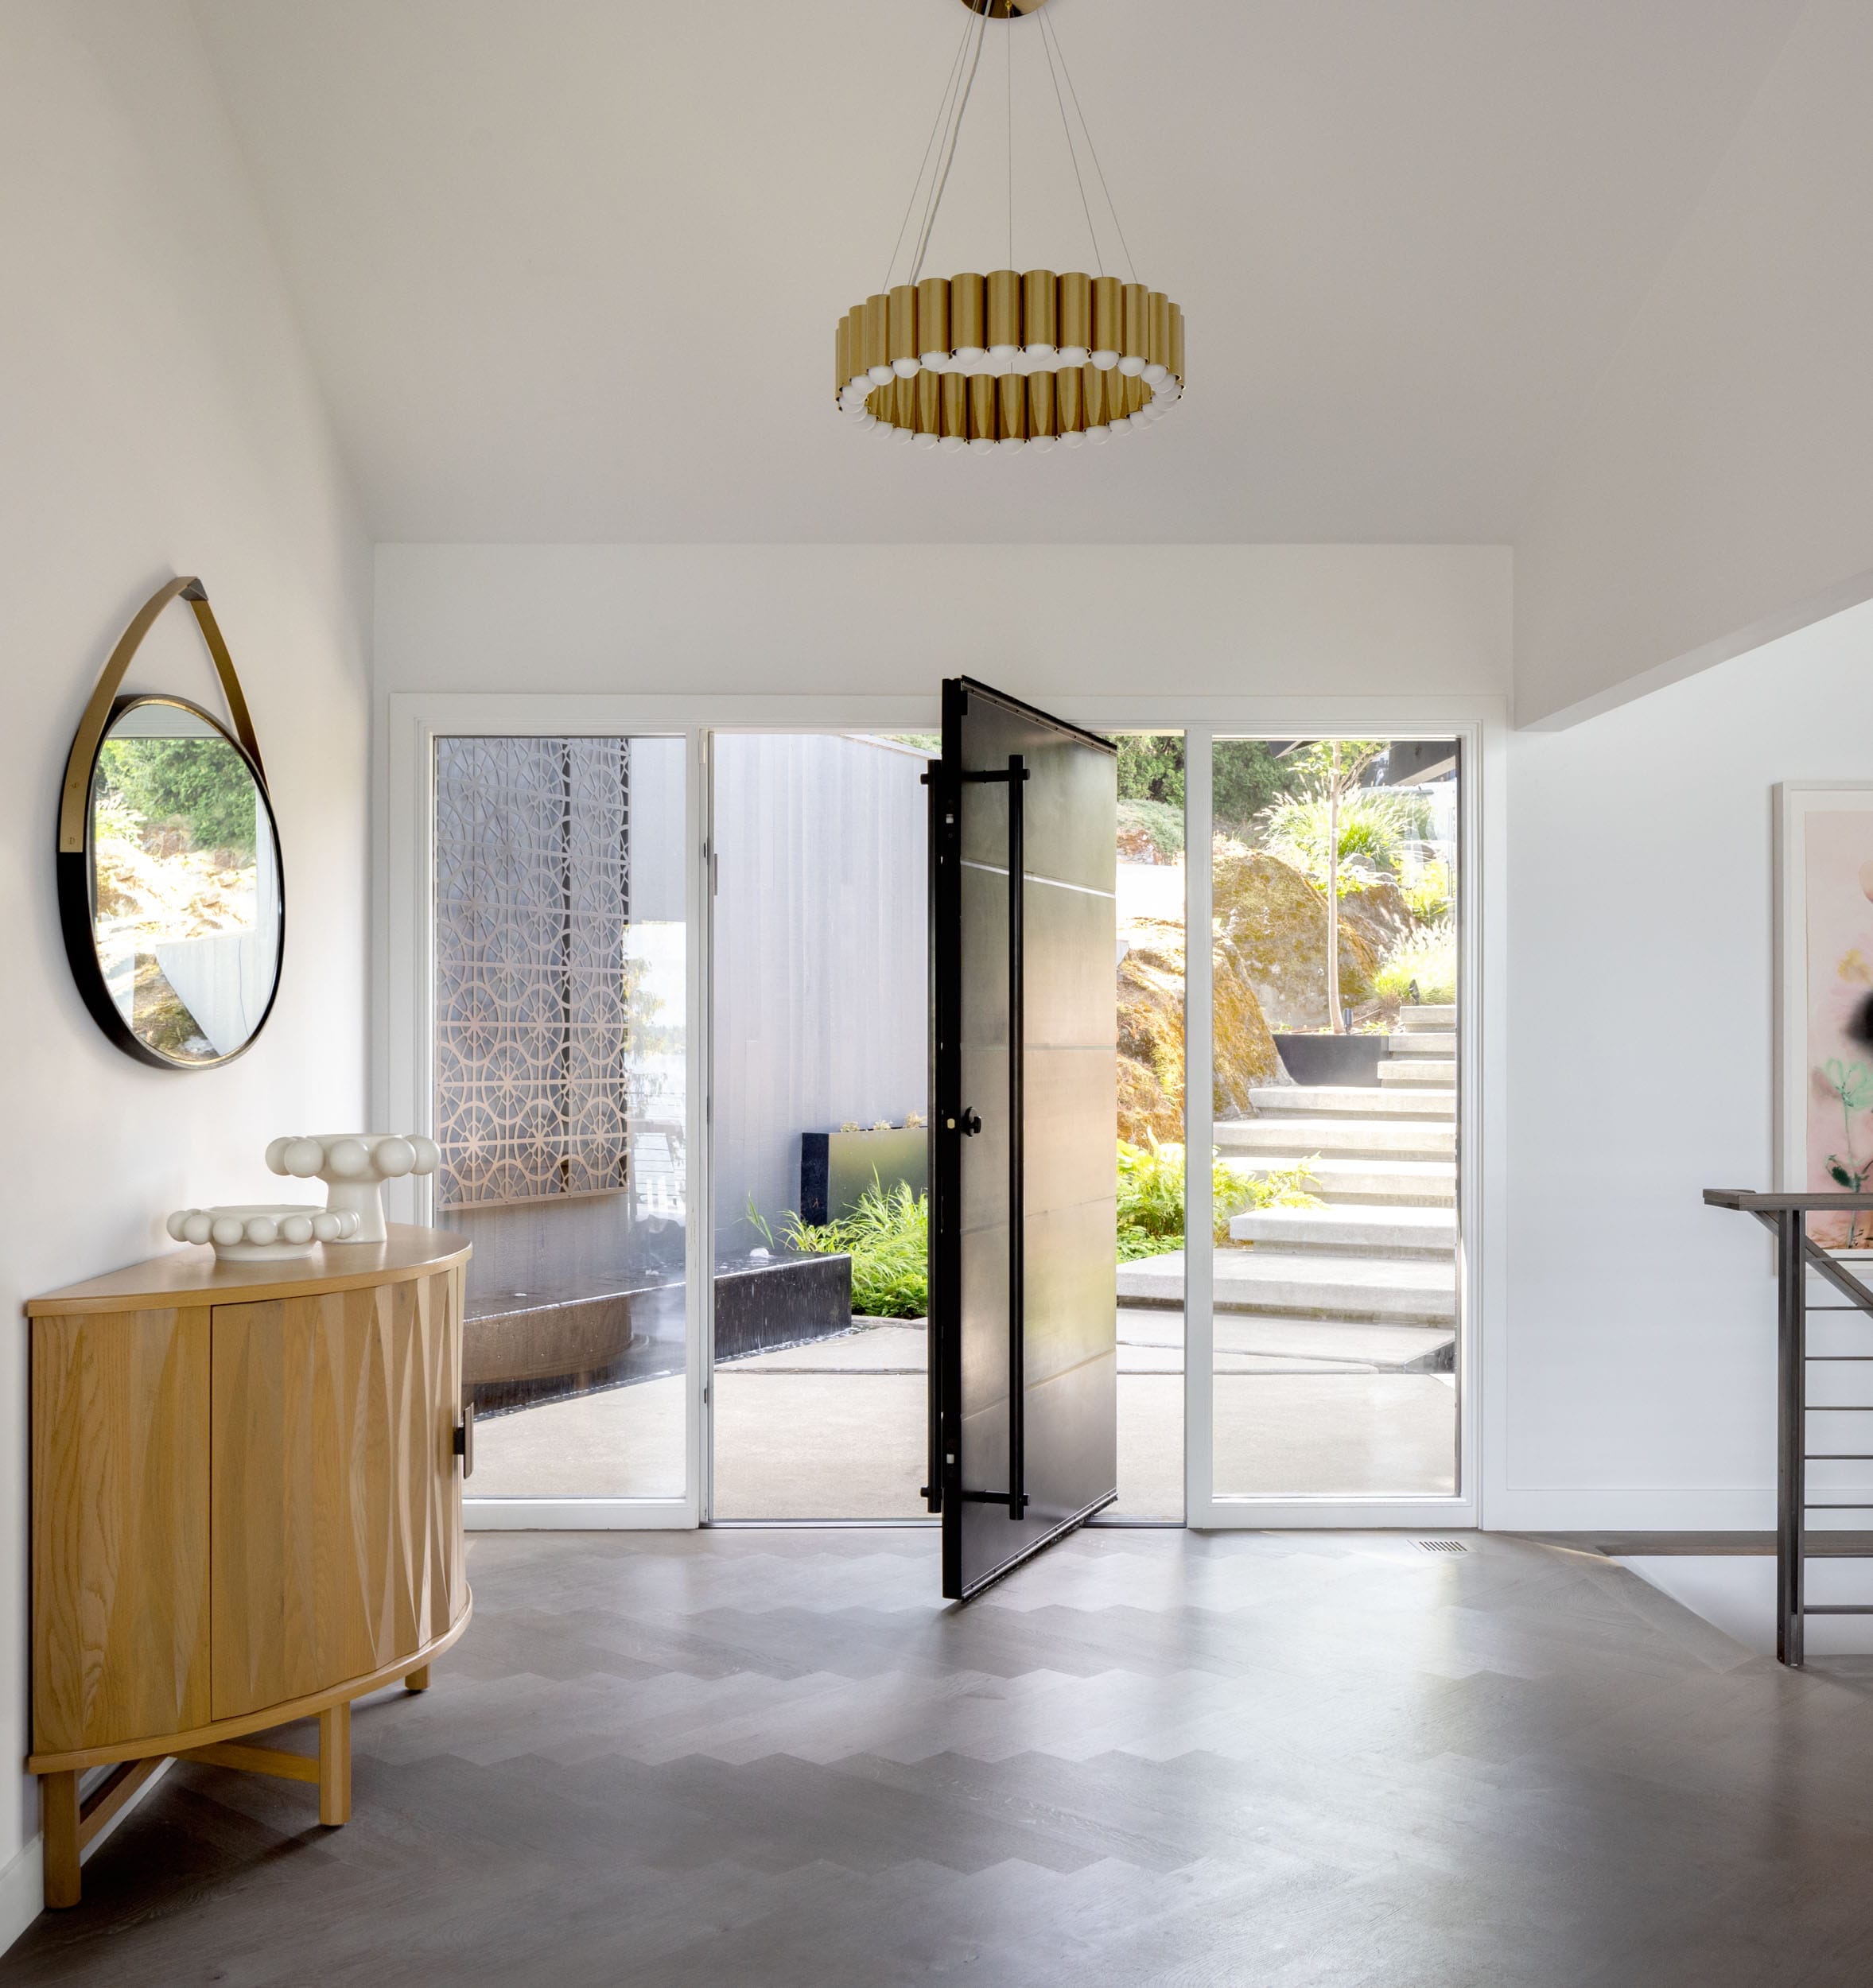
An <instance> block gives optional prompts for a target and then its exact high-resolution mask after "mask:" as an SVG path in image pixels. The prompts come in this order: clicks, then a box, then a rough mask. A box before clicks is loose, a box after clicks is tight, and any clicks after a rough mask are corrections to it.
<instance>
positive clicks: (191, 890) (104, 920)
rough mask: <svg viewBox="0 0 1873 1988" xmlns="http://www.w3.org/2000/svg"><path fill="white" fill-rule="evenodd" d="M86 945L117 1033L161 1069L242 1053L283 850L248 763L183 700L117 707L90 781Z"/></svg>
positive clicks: (261, 985) (269, 963) (255, 1007)
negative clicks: (119, 1026) (113, 1011)
mask: <svg viewBox="0 0 1873 1988" xmlns="http://www.w3.org/2000/svg"><path fill="white" fill-rule="evenodd" d="M88 841H89V845H90V848H89V857H90V870H91V942H92V945H93V947H94V949H95V952H96V954H97V961H98V969H99V973H101V974H102V975H103V980H104V984H105V987H106V988H107V991H108V992H109V995H110V997H111V1001H112V1002H113V1003H114V1004H115V1007H116V1008H117V1011H118V1013H119V1015H121V1016H122V1019H123V1022H124V1025H125V1026H126V1027H127V1028H128V1029H129V1031H130V1033H131V1035H134V1037H135V1038H136V1039H137V1041H138V1043H139V1044H141V1045H142V1047H143V1048H144V1049H145V1050H148V1051H149V1052H150V1054H152V1055H153V1056H155V1057H157V1058H161V1060H162V1061H163V1062H167V1063H172V1064H176V1065H179V1066H184V1067H188V1066H200V1065H202V1064H208V1063H216V1062H223V1061H225V1060H226V1059H227V1058H228V1057H231V1056H235V1055H238V1054H239V1053H240V1051H241V1050H243V1049H245V1048H246V1047H247V1044H248V1043H249V1042H251V1040H252V1039H253V1037H254V1036H255V1034H256V1033H257V1032H258V1029H259V1027H260V1024H261V1023H262V1022H263V1021H264V1020H265V1019H266V1011H267V1009H268V1008H269V1007H270V1005H271V1004H272V1000H273V995H274V985H275V983H276V981H277V980H278V975H279V963H280V944H281V915H280V914H281V899H282V892H281V887H280V867H279V854H278V847H277V845H276V843H275V841H274V830H273V819H272V815H271V813H270V810H269V809H268V806H267V803H266V795H265V794H264V793H263V791H262V789H261V787H260V785H259V783H258V781H257V780H256V779H255V774H254V771H253V768H252V767H251V765H250V764H249V763H248V761H247V758H246V756H245V755H243V753H242V752H241V751H240V750H239V748H238V747H236V746H235V744H234V743H233V741H232V740H231V739H229V738H228V736H227V734H226V733H225V732H223V731H222V730H221V728H220V727H219V726H218V725H216V724H214V723H213V722H212V720H210V719H209V718H208V717H207V716H205V715H204V714H203V713H200V712H197V711H196V710H195V709H193V707H192V706H190V705H185V704H183V703H181V701H177V700H173V699H169V698H162V697H143V698H132V699H130V700H127V701H126V702H125V703H123V704H122V705H120V706H119V709H118V711H117V712H116V714H115V716H114V717H113V719H112V720H111V725H110V728H109V729H108V730H107V732H106V734H105V737H104V742H103V744H102V746H100V747H99V751H98V757H97V763H96V767H95V772H94V774H93V777H92V781H91V815H90V833H89V837H88Z"/></svg>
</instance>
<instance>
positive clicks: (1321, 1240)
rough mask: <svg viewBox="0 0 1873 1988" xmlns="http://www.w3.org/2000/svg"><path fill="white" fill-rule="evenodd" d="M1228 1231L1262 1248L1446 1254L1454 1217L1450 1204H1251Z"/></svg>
mask: <svg viewBox="0 0 1873 1988" xmlns="http://www.w3.org/2000/svg"><path fill="white" fill-rule="evenodd" d="M1229 1233H1230V1241H1233V1242H1239V1243H1255V1244H1260V1245H1261V1246H1263V1247H1268V1246H1270V1245H1273V1247H1275V1248H1281V1249H1328V1250H1332V1251H1334V1252H1335V1253H1336V1254H1339V1255H1343V1256H1344V1255H1353V1256H1393V1255H1402V1256H1446V1257H1447V1256H1450V1255H1451V1253H1452V1252H1454V1251H1455V1248H1456V1246H1457V1217H1456V1211H1455V1209H1454V1208H1252V1209H1249V1210H1248V1211H1247V1212H1246V1213H1244V1214H1240V1215H1237V1216H1235V1217H1233V1218H1232V1219H1231V1221H1230V1225H1229Z"/></svg>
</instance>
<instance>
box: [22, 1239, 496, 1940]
mask: <svg viewBox="0 0 1873 1988" xmlns="http://www.w3.org/2000/svg"><path fill="white" fill-rule="evenodd" d="M467 1262H468V1244H467V1242H466V1241H464V1239H463V1238H462V1237H459V1236H456V1235H452V1234H450V1233H448V1232H447V1231H445V1230H441V1229H410V1228H400V1227H395V1226H393V1227H392V1228H391V1232H390V1237H389V1240H388V1241H387V1242H384V1243H381V1244H334V1245H330V1246H328V1247H327V1248H323V1249H320V1250H315V1251H314V1252H313V1255H312V1256H309V1257H306V1258H304V1259H301V1260H298V1261H296V1262H287V1263H281V1264H217V1263H216V1261H215V1259H214V1255H213V1252H212V1251H211V1250H208V1249H207V1248H201V1249H187V1250H181V1251H178V1252H176V1253H174V1254H173V1255H170V1256H158V1257H155V1258H153V1259H152V1260H150V1262H148V1263H144V1264H135V1265H134V1266H132V1268H130V1269H127V1270H120V1271H115V1272H112V1273H111V1275H110V1276H105V1277H99V1278H95V1279H92V1280H91V1282H90V1283H83V1284H75V1285H72V1286H71V1287H69V1288H68V1289H66V1290H64V1291H53V1292H52V1293H50V1294H49V1295H47V1296H45V1297H44V1298H37V1299H33V1301H32V1302H31V1303H29V1305H28V1306H27V1307H26V1310H27V1314H28V1316H29V1319H30V1321H31V1332H32V1397H33V1409H32V1414H33V1751H32V1753H31V1754H30V1756H29V1757H28V1760H27V1762H26V1765H27V1766H28V1767H29V1769H30V1770H31V1771H32V1772H33V1773H35V1774H37V1775H38V1776H41V1781H40V1788H41V1805H42V1808H43V1811H44V1819H45V1873H46V1885H45V1889H46V1903H47V1904H48V1905H76V1903H77V1901H78V1896H79V1876H78V1871H79V1859H80V1856H81V1855H82V1854H83V1851H84V1846H85V1845H86V1844H87V1842H89V1841H90V1840H91V1838H92V1837H93V1836H95V1835H96V1833H97V1832H98V1831H99V1830H100V1829H101V1828H103V1826H104V1824H105V1823H107V1821H108V1820H109V1819H111V1816H113V1815H115V1814H116V1813H117V1812H118V1811H119V1810H120V1809H121V1808H122V1806H123V1804H125V1803H126V1801H128V1800H130V1797H131V1796H132V1795H134V1792H136V1789H137V1788H138V1787H139V1786H141V1785H142V1782H143V1781H144V1780H147V1779H148V1777H149V1776H150V1774H151V1773H153V1772H154V1771H155V1769H156V1768H157V1766H158V1765H160V1764H161V1761H163V1760H164V1759H165V1758H167V1757H169V1756H170V1755H172V1754H174V1755H180V1756H181V1757H185V1758H192V1759H199V1760H208V1761H215V1762H216V1763H218V1764H219V1765H223V1766H227V1767H237V1768H244V1769H249V1770H251V1771H253V1772H255V1773H270V1774H278V1775H282V1776H285V1777H286V1778H287V1779H289V1780H305V1781H310V1782H315V1783H316V1784H317V1786H318V1789H319V1819H320V1820H321V1822H323V1823H342V1822H344V1820H345V1819H346V1818H347V1817H348V1815H349V1813H350V1804H351V1719H350V1714H351V1701H352V1699H355V1698H358V1697H360V1696H362V1695H363V1694H364V1693H366V1692H367V1691H375V1690H377V1689H379V1687H382V1686H383V1685H386V1684H391V1683H396V1682H397V1681H398V1679H402V1681H403V1682H404V1683H406V1684H408V1685H409V1686H410V1688H412V1689H413V1690H421V1689H422V1688H423V1687H425V1686H426V1684H427V1683H428V1682H429V1663H430V1661H431V1660H432V1659H433V1657H434V1656H436V1655H437V1652H440V1651H441V1650H444V1649H445V1648H447V1647H448V1646H449V1644H451V1643H453V1641H454V1640H455V1639H456V1638H457V1637H458V1636H459V1635H460V1633H461V1632H462V1630H463V1629H464V1627H466V1625H467V1623H468V1610H469V1605H470V1598H469V1594H468V1582H467V1578H466V1575H465V1571H464V1558H463V1541H462V1462H463V1459H462V1457H461V1455H460V1454H458V1453H459V1451H460V1450H461V1449H462V1448H463V1446H464V1445H463V1442H462V1440H461V1436H460V1431H461V1427H462V1422H463V1410H462V1405H461V1403H462V1386H461V1342H462V1281H463V1276H464V1266H465V1265H466V1264H467ZM313 1714H317V1715H318V1718H319V1752H318V1756H317V1759H316V1760H315V1759H314V1758H313V1757H312V1756H310V1755H307V1754H301V1753H290V1752H286V1751H284V1750H281V1749H269V1748H266V1747H259V1746H253V1745H237V1744H235V1742H236V1741H239V1740H240V1739H242V1738H243V1737H244V1736H246V1735H248V1734H255V1733H258V1732H260V1731H262V1730H264V1729H266V1728H267V1727H270V1726H279V1725H283V1724H285V1723H286V1722H287V1721H289V1720H292V1719H298V1718H307V1717H309V1716H311V1715H313ZM113 1764H115V1765H116V1771H115V1773H113V1774H111V1776H108V1777H107V1779H106V1780H104V1782H103V1784H101V1785H100V1786H99V1787H98V1788H95V1790H94V1791H93V1792H91V1794H90V1795H88V1796H86V1797H85V1798H84V1800H82V1801H81V1800H80V1793H79V1779H80V1775H81V1774H83V1773H84V1772H85V1771H86V1770H87V1769H91V1768H95V1767H99V1766H103V1765H113Z"/></svg>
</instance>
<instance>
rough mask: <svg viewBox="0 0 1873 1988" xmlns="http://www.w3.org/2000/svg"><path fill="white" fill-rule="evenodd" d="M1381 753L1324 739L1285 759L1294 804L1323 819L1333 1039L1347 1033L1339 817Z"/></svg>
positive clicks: (1358, 743) (1372, 743)
mask: <svg viewBox="0 0 1873 1988" xmlns="http://www.w3.org/2000/svg"><path fill="white" fill-rule="evenodd" d="M1384 751H1385V741H1384V740H1381V739H1327V740H1315V742H1314V743H1313V744H1311V745H1306V746H1303V747H1300V748H1299V749H1298V750H1297V751H1295V752H1293V753H1292V754H1290V755H1289V759H1290V762H1291V763H1292V765H1293V766H1294V767H1295V768H1296V771H1297V773H1298V774H1299V775H1300V782H1299V785H1298V788H1297V791H1296V795H1295V798H1296V800H1297V801H1299V802H1300V803H1301V804H1302V806H1303V807H1304V808H1311V810H1320V809H1324V810H1325V813H1326V816H1327V820H1326V824H1325V826H1326V835H1325V838H1324V840H1325V843H1326V849H1325V856H1326V863H1325V868H1326V872H1327V875H1326V879H1325V881H1326V885H1327V1016H1328V1019H1329V1020H1330V1021H1331V1024H1332V1027H1333V1032H1334V1034H1335V1035H1345V1033H1346V1008H1345V1007H1344V1005H1343V1003H1342V1002H1341V1000H1340V994H1339V866H1340V816H1341V813H1342V811H1343V810H1344V808H1345V807H1346V803H1347V802H1348V801H1349V800H1350V799H1351V798H1352V797H1353V796H1354V795H1355V794H1358V790H1359V780H1360V776H1361V775H1362V774H1363V773H1364V772H1365V771H1366V768H1367V767H1370V765H1371V764H1372V763H1373V761H1374V760H1375V759H1378V758H1379V757H1380V755H1381V754H1382V753H1383V752H1384ZM1280 806H1281V804H1280V803H1279V802H1277V804H1276V808H1275V809H1274V810H1270V812H1271V813H1274V812H1277V811H1279V810H1280ZM1290 812H1298V810H1290Z"/></svg>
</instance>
